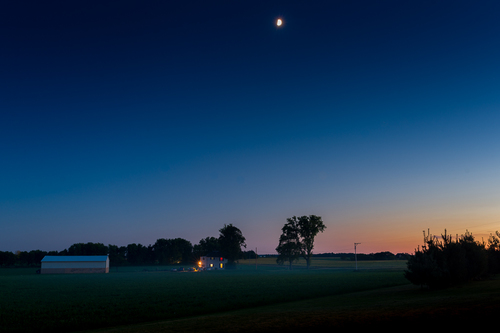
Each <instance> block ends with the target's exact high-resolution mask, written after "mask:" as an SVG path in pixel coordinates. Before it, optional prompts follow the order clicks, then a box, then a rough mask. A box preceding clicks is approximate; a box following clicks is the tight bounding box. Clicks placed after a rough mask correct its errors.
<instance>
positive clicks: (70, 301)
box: [0, 258, 498, 332]
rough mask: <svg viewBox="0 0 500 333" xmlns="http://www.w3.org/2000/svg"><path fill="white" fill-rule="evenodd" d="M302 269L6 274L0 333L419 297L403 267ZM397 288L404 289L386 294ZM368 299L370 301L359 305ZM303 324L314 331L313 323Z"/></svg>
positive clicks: (201, 320) (175, 324)
mask: <svg viewBox="0 0 500 333" xmlns="http://www.w3.org/2000/svg"><path fill="white" fill-rule="evenodd" d="M303 265H304V263H302V262H299V263H298V265H296V266H295V268H296V269H294V270H292V271H288V270H286V269H284V267H283V266H277V265H276V264H275V263H274V259H273V258H264V259H259V261H258V262H257V265H256V264H255V261H253V260H248V261H241V262H240V265H239V266H238V269H236V270H226V271H206V272H172V271H170V269H171V267H156V266H151V267H118V268H112V269H111V272H110V273H109V274H85V275H36V274H34V271H35V269H0V291H1V297H0V331H2V332H35V331H36V332H54V331H59V332H62V331H64V332H72V331H78V330H96V329H98V330H103V329H105V330H106V329H107V328H113V329H111V330H109V331H110V332H134V331H141V332H142V331H149V332H162V331H171V330H173V331H183V330H192V331H196V330H199V331H208V329H207V327H206V325H209V326H210V327H212V326H213V325H215V326H213V327H212V328H213V330H212V331H217V330H218V329H222V327H226V329H227V328H228V326H220V320H221V318H224V319H223V321H224V322H225V325H232V326H231V327H236V326H237V325H236V324H230V323H231V322H235V323H238V322H240V319H241V318H242V317H245V316H247V317H248V318H247V319H246V320H247V321H248V320H250V321H251V320H255V319H256V318H259V320H258V323H260V324H262V325H264V324H263V323H267V324H265V325H268V326H269V327H272V326H273V322H275V321H276V320H278V319H277V318H281V320H284V319H287V318H288V315H286V314H287V313H289V311H291V312H292V313H294V311H295V312H296V313H295V314H294V315H293V317H294V318H301V315H300V314H302V315H303V314H304V313H314V314H316V315H321V318H323V319H324V318H326V317H325V311H327V312H328V311H331V310H328V309H332V308H334V307H335V306H343V307H345V306H348V307H350V309H356V306H358V307H359V306H360V304H364V305H367V304H370V302H374V301H375V302H376V301H379V302H382V301H386V300H387V299H388V295H389V294H390V295H392V296H391V297H394V296H398V295H399V296H400V297H403V296H404V295H406V296H408V294H407V293H408V292H410V293H411V292H413V293H417V294H418V293H421V291H420V290H419V288H417V287H414V286H411V285H409V284H408V282H407V281H406V280H405V279H404V277H403V269H404V268H405V267H406V266H405V262H402V261H384V262H382V261H380V262H368V261H367V262H358V268H359V270H358V271H354V263H353V262H349V261H347V262H344V261H340V260H336V259H335V258H321V259H319V258H318V259H315V260H314V263H313V269H310V270H306V269H304V268H303ZM494 282H497V281H494ZM495 285H496V284H495ZM394 287H396V288H406V289H403V290H402V291H399V292H394V289H384V288H394ZM408 288H409V289H408ZM385 290H389V292H387V291H385ZM377 291H378V292H382V291H384V293H382V294H381V295H378V294H376V292H377ZM497 292H498V290H497ZM366 293H368V294H369V295H371V296H370V297H371V301H369V302H368V301H366V300H364V301H360V298H359V297H366V296H363V295H367V294H366ZM405 293H406V294H405ZM406 296H405V297H406ZM325 297H326V298H325ZM332 297H333V298H332ZM339 299H340V300H339ZM342 299H343V300H342ZM356 299H357V300H358V301H356ZM301 302H302V303H301ZM297 307H298V308H299V309H300V311H297ZM294 309H295V310H294ZM344 310H345V309H344ZM344 310H343V311H344ZM234 311H236V312H234ZM238 311H239V312H238ZM287 311H288V312H287ZM221 316H222V317H221ZM313 317H314V316H313ZM327 317H328V316H327ZM265 318H267V319H265ZM295 320H296V319H295ZM318 320H319V319H318ZM318 320H316V321H318ZM211 321H214V322H213V323H212V324H213V325H212V324H210V322H211ZM285 322H288V323H290V322H291V321H290V320H288V319H287V320H286V321H285ZM215 323H218V324H215ZM301 323H303V324H307V325H314V321H311V320H307V317H306V318H304V319H303V321H301ZM137 325H139V326H137ZM145 325H146V326H145ZM151 325H152V326H151ZM193 325H194V326H193ZM254 325H257V324H256V323H255V324H254ZM283 325H284V323H283V322H280V323H279V326H280V327H284V326H283ZM294 325H297V324H294ZM169 327H170V328H169ZM203 327H204V329H202V328H203ZM217 327H219V328H218V329H216V328H217ZM245 327H246V326H245ZM222 330H224V329H222ZM242 330H243V329H242ZM260 330H263V328H261V329H260Z"/></svg>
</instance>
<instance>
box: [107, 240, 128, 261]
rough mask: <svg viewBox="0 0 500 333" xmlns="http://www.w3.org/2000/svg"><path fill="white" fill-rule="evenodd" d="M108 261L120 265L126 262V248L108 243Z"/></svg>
mask: <svg viewBox="0 0 500 333" xmlns="http://www.w3.org/2000/svg"><path fill="white" fill-rule="evenodd" d="M108 255H109V262H110V264H112V265H113V266H122V265H125V264H126V263H127V248H126V247H125V246H120V247H118V246H116V245H111V244H108Z"/></svg>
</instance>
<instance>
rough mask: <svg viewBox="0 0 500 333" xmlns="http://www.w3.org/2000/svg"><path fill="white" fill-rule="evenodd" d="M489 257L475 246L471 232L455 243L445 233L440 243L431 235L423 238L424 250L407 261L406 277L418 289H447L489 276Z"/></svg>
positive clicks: (480, 247) (479, 247) (479, 245)
mask: <svg viewBox="0 0 500 333" xmlns="http://www.w3.org/2000/svg"><path fill="white" fill-rule="evenodd" d="M488 257H489V255H488V252H487V250H486V248H485V245H484V244H480V243H478V242H476V241H475V240H474V237H473V236H472V234H470V233H469V232H468V231H467V232H466V233H465V235H462V236H461V237H460V238H459V239H457V240H456V241H453V240H452V239H451V237H449V236H447V235H446V230H445V234H444V235H441V240H438V239H437V238H435V237H433V236H431V235H430V234H428V235H427V236H425V235H424V246H422V250H420V249H418V250H417V251H415V255H414V256H412V257H411V258H410V259H409V260H408V263H407V270H405V277H406V279H408V280H409V281H410V282H411V283H413V284H416V285H420V286H428V287H430V288H433V289H436V288H445V287H449V286H451V285H456V284H460V283H464V282H468V281H471V280H474V279H479V278H481V277H483V276H484V275H486V274H487V273H488V272H489V270H488V268H489V266H488ZM490 257H491V255H490Z"/></svg>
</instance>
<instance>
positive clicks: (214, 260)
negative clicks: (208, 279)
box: [198, 251, 227, 269]
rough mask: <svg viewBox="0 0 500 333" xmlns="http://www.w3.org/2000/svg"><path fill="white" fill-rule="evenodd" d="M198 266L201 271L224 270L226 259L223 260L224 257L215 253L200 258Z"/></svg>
mask: <svg viewBox="0 0 500 333" xmlns="http://www.w3.org/2000/svg"><path fill="white" fill-rule="evenodd" d="M198 264H199V266H200V268H201V269H225V268H226V264H227V259H224V257H222V256H221V254H220V253H219V252H217V251H216V252H211V253H208V254H207V255H206V256H203V257H201V258H200V262H199V263H198Z"/></svg>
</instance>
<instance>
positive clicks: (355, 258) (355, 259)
mask: <svg viewBox="0 0 500 333" xmlns="http://www.w3.org/2000/svg"><path fill="white" fill-rule="evenodd" d="M359 244H361V243H354V261H356V270H358V254H357V252H356V246H358V245H359Z"/></svg>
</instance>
